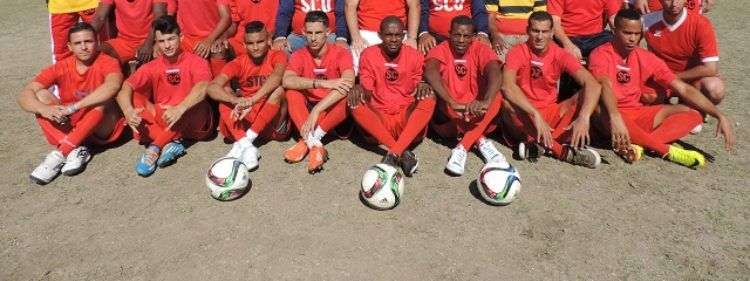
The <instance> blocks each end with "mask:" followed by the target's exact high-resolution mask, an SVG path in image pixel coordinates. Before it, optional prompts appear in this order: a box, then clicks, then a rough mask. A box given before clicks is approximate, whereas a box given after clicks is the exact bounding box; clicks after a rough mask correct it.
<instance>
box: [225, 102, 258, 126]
mask: <svg viewBox="0 0 750 281" xmlns="http://www.w3.org/2000/svg"><path fill="white" fill-rule="evenodd" d="M253 104H255V101H254V100H253V99H252V98H239V100H238V101H237V103H235V104H234V109H232V114H231V117H232V120H234V121H239V120H242V119H243V118H245V116H246V115H247V114H248V113H250V109H252V107H253Z"/></svg>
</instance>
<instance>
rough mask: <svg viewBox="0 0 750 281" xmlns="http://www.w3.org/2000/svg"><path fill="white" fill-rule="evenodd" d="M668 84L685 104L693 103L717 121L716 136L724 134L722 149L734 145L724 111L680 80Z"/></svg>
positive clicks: (729, 121) (728, 148)
mask: <svg viewBox="0 0 750 281" xmlns="http://www.w3.org/2000/svg"><path fill="white" fill-rule="evenodd" d="M669 86H670V87H671V88H672V90H673V91H675V92H676V93H677V94H678V95H679V96H680V98H682V99H684V100H685V102H686V103H687V104H690V105H693V106H694V107H696V108H697V109H698V110H699V111H701V112H705V113H706V114H708V115H711V116H713V117H714V118H716V120H718V121H719V124H717V125H716V136H717V137H718V136H719V135H720V134H721V135H723V136H724V149H726V150H730V149H731V148H732V146H734V143H735V137H734V132H733V129H732V121H731V120H729V117H727V116H726V115H724V113H723V112H721V111H720V110H719V109H718V108H717V107H716V105H714V104H713V103H712V102H711V101H710V100H708V98H706V97H705V96H704V95H703V94H701V92H700V91H699V90H698V89H696V88H695V87H693V86H691V85H689V84H687V83H685V82H683V81H682V80H680V79H675V80H674V81H672V82H671V83H670V84H669Z"/></svg>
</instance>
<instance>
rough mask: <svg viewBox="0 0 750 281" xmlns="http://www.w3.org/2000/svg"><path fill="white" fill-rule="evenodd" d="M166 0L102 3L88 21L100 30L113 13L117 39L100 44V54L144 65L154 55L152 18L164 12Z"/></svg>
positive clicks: (123, 62)
mask: <svg viewBox="0 0 750 281" xmlns="http://www.w3.org/2000/svg"><path fill="white" fill-rule="evenodd" d="M166 8H167V4H166V0H102V1H101V3H99V7H98V8H97V10H96V15H95V16H94V19H93V20H92V22H91V25H92V26H94V29H97V30H99V29H100V28H101V27H102V25H103V24H104V23H106V22H107V21H108V20H109V16H110V14H112V10H114V16H115V23H116V26H117V31H118V32H117V37H115V38H113V39H110V40H108V41H106V42H104V43H102V45H101V48H102V51H103V52H104V53H106V54H108V55H110V56H112V57H114V58H116V59H118V60H119V61H120V64H125V63H128V62H129V61H131V60H134V59H135V60H138V62H140V63H145V62H147V61H149V60H151V56H152V55H153V53H154V32H153V30H152V29H151V25H152V23H153V20H154V19H155V18H158V17H160V16H162V15H164V14H165V13H166Z"/></svg>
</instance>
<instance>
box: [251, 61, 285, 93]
mask: <svg viewBox="0 0 750 281" xmlns="http://www.w3.org/2000/svg"><path fill="white" fill-rule="evenodd" d="M282 71H283V69H282ZM281 77H282V76H281V75H273V74H271V75H270V76H268V79H267V80H266V82H265V83H263V86H261V87H260V89H258V91H257V92H256V93H255V95H254V96H253V99H254V100H255V101H259V100H262V99H265V98H267V97H268V96H270V95H271V93H273V91H275V90H276V88H278V87H279V86H281Z"/></svg>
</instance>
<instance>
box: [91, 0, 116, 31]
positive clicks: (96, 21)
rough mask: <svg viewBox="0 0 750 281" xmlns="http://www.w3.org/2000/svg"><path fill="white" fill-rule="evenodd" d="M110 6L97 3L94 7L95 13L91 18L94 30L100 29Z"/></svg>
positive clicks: (109, 10)
mask: <svg viewBox="0 0 750 281" xmlns="http://www.w3.org/2000/svg"><path fill="white" fill-rule="evenodd" d="M111 8H112V5H108V4H102V3H99V6H98V7H96V13H95V14H94V17H93V18H92V19H91V26H92V27H94V30H96V31H99V30H101V28H102V25H104V23H105V22H106V21H107V17H108V16H109V13H110V12H111Z"/></svg>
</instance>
